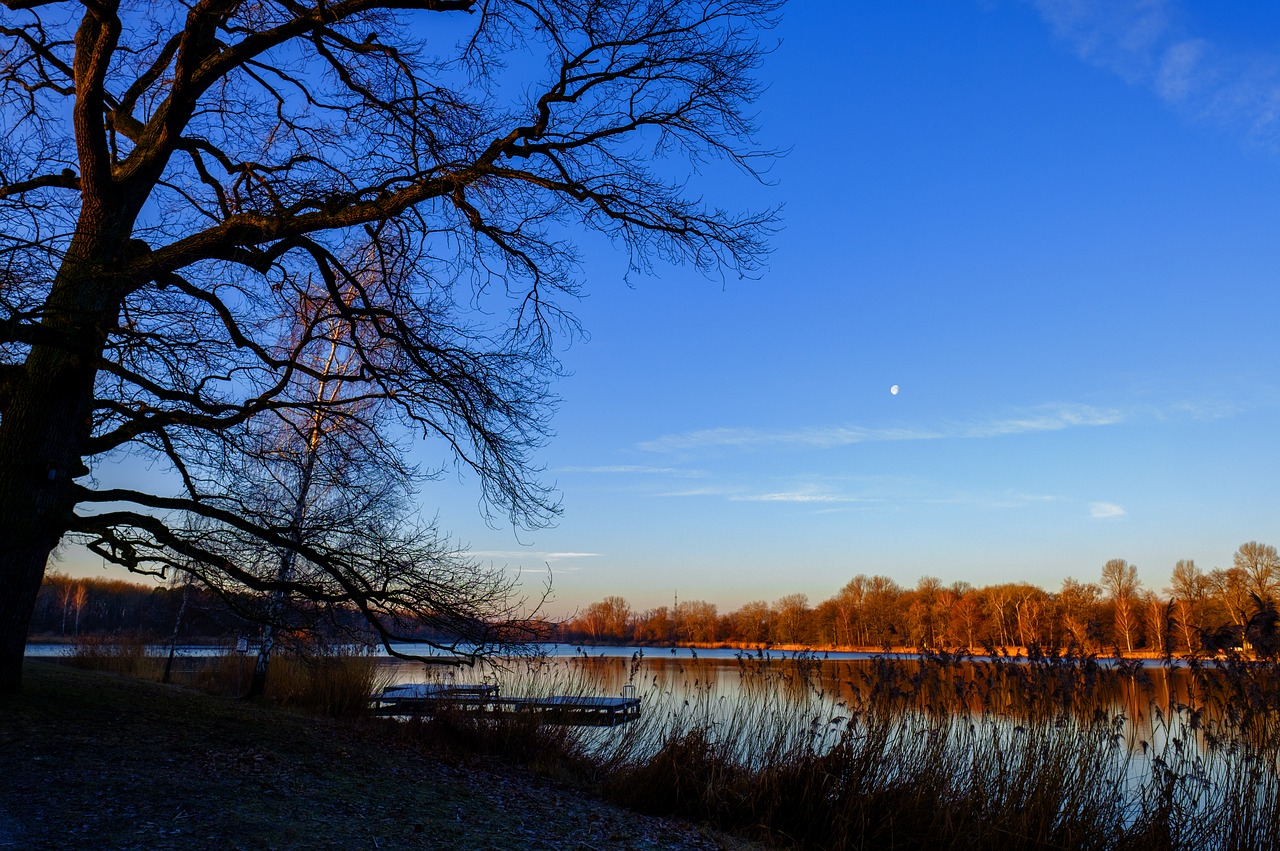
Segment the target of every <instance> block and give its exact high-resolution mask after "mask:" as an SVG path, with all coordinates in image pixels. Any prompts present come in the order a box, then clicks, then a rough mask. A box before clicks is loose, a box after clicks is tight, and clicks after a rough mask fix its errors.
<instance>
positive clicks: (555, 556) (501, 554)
mask: <svg viewBox="0 0 1280 851" xmlns="http://www.w3.org/2000/svg"><path fill="white" fill-rule="evenodd" d="M471 555H473V556H475V557H476V558H480V559H489V560H493V561H506V560H510V561H523V562H529V561H535V562H546V563H548V564H550V563H552V562H557V561H567V560H571V559H581V558H600V557H602V556H603V555H604V553H560V552H540V551H538V550H474V551H472V552H471Z"/></svg>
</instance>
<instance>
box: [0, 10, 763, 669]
mask: <svg viewBox="0 0 1280 851" xmlns="http://www.w3.org/2000/svg"><path fill="white" fill-rule="evenodd" d="M778 6H779V2H777V0H667V2H638V3H636V2H615V0H581V1H580V2H559V1H558V0H486V1H485V2H481V0H335V2H327V0H301V2H292V0H263V2H257V3H245V2H242V0H200V2H194V3H177V2H172V0H168V2H165V0H157V2H149V3H136V4H124V3H121V2H119V0H93V2H87V0H86V2H73V0H9V2H6V3H5V4H4V6H3V11H0V44H3V48H0V49H3V55H4V62H3V63H2V64H0V115H2V116H3V125H4V128H5V132H4V134H3V136H2V137H0V691H9V690H13V689H16V688H17V687H18V685H19V682H20V676H21V664H22V655H23V647H24V644H25V639H26V633H27V628H28V624H29V622H30V619H31V615H32V610H33V606H34V602H35V599H36V595H37V592H38V590H39V588H40V585H41V577H42V575H43V572H44V570H45V566H46V562H47V559H48V556H49V554H50V552H52V551H53V549H54V547H56V546H57V545H58V543H59V542H60V541H62V540H63V539H64V538H67V537H68V536H69V537H71V538H72V539H74V540H77V541H81V542H84V543H85V544H87V545H88V546H89V547H90V548H91V549H92V550H93V551H94V552H96V553H98V554H100V555H101V556H102V557H103V558H104V559H106V560H107V561H108V562H110V563H113V564H119V565H124V566H125V567H127V568H129V569H131V570H134V571H138V572H143V573H146V572H160V571H162V570H163V569H165V568H166V567H167V566H169V565H171V564H179V563H199V564H204V565H207V566H208V570H209V571H212V572H216V573H217V574H219V575H220V576H221V577H222V578H223V579H225V580H226V581H227V582H231V583H235V584H239V585H242V586H243V587H245V588H248V589H252V590H253V591H255V592H259V593H271V592H273V591H279V590H285V589H286V587H287V590H289V591H290V592H293V593H297V594H300V595H302V596H304V597H306V596H308V595H309V596H311V597H312V598H313V599H316V600H331V599H332V598H333V595H338V596H340V597H342V598H345V599H346V600H347V601H349V602H350V603H351V605H353V606H354V607H355V608H356V609H358V610H359V611H360V612H362V613H363V614H364V615H365V616H367V617H368V618H370V620H371V622H372V623H373V625H374V628H375V629H376V630H377V632H378V633H379V634H380V635H381V636H382V638H383V640H384V642H389V641H390V640H392V639H397V638H411V637H413V636H412V635H409V634H405V633H404V631H403V630H401V628H400V626H401V625H400V624H399V623H398V622H397V620H396V614H395V613H396V611H397V607H398V606H399V605H400V597H401V595H402V593H403V588H402V587H401V586H399V585H392V586H390V587H388V586H387V585H385V584H383V583H379V582H369V583H362V582H353V581H350V580H349V579H348V578H346V577H349V576H350V571H351V570H353V569H356V566H355V565H352V564H350V563H348V562H344V561H343V559H344V558H345V557H344V556H343V555H342V554H341V553H340V552H339V551H337V550H335V549H332V548H329V547H321V548H317V547H313V546H311V545H310V544H308V543H305V542H304V543H301V544H299V543H297V542H296V540H295V539H294V538H293V536H291V535H290V533H289V530H288V528H287V527H280V526H271V525H264V524H260V523H257V522H255V521H253V520H252V519H247V518H246V517H244V516H242V515H241V514H239V513H238V512H236V511H233V510H230V509H229V508H228V507H227V506H226V505H222V504H216V502H215V501H211V500H209V499H207V498H206V497H207V496H208V494H207V493H206V490H205V488H204V487H203V482H202V481H201V480H200V478H199V476H192V475H189V472H190V470H189V467H190V466H191V463H192V452H193V451H195V452H197V453H198V452H199V451H202V447H204V446H205V445H206V444H207V440H208V437H209V435H218V434H224V433H231V432H233V431H234V430H235V429H237V428H239V427H240V426H242V425H244V424H245V423H247V422H249V421H251V420H252V419H253V418H255V417H258V416H260V415H263V414H264V413H268V412H272V411H280V410H285V409H292V410H294V411H296V412H297V413H298V415H299V416H302V417H305V416H306V414H307V412H313V413H317V414H320V415H323V414H325V413H326V412H327V411H328V410H329V409H330V404H329V403H328V402H327V401H325V400H324V399H311V400H309V401H306V402H301V401H299V400H298V399H296V398H293V397H291V396H290V395H289V394H288V393H287V392H286V391H287V389H288V388H290V387H292V386H295V382H294V378H295V376H296V375H297V374H299V373H307V372H308V370H310V369H311V368H310V367H309V366H308V363H307V361H306V359H305V358H302V357H300V354H301V349H299V348H294V349H289V348H285V349H281V348H280V347H279V346H277V345H276V343H277V341H278V340H279V339H280V338H281V336H282V335H281V333H280V330H281V325H282V323H285V322H287V321H288V315H289V312H290V311H291V309H292V307H293V306H294V305H295V304H296V302H297V297H298V294H299V293H300V292H305V291H308V289H309V288H310V287H312V286H320V287H323V288H325V289H327V290H328V292H329V293H330V294H331V295H333V296H334V303H335V304H338V303H341V304H342V307H341V308H340V310H341V312H342V314H343V319H344V320H345V321H348V322H352V323H354V322H364V323H368V324H369V325H371V326H373V327H375V328H376V329H377V335H378V338H379V339H380V340H381V341H382V343H383V344H384V345H385V346H386V347H388V348H389V349H390V350H392V351H393V352H394V357H386V356H384V355H383V354H379V356H378V357H370V356H367V355H368V353H367V352H366V351H365V350H363V349H360V350H358V351H357V358H358V359H359V362H360V363H359V369H358V370H356V371H355V372H354V375H356V376H358V377H359V382H360V386H359V387H355V386H352V387H350V388H349V389H350V394H349V395H348V397H347V400H349V399H350V398H351V396H357V395H361V394H364V395H368V396H379V397H386V398H387V399H389V400H390V401H391V403H392V404H393V406H394V408H395V410H396V413H397V415H398V417H399V419H400V420H401V421H402V423H403V424H405V425H406V426H408V427H410V428H412V429H414V430H415V431H416V433H417V434H419V435H422V436H424V437H428V438H431V439H433V440H436V441H438V443H439V445H440V447H441V449H442V450H443V452H444V453H447V454H451V455H452V458H453V460H454V461H455V462H456V463H458V464H459V465H461V466H462V467H463V468H468V469H470V470H472V471H474V472H475V473H476V474H478V480H479V482H480V484H481V486H482V488H483V490H484V494H485V498H486V505H488V506H490V507H491V508H492V509H495V510H500V511H502V512H505V513H506V514H507V515H508V516H509V518H510V519H511V520H512V521H513V522H515V523H517V524H522V525H526V526H536V525H538V524H540V523H543V522H545V521H546V520H547V518H548V516H549V515H550V514H552V513H553V512H554V510H555V502H554V499H553V498H552V497H551V496H550V494H549V493H548V490H547V489H546V488H545V487H544V486H543V484H542V483H541V482H540V481H539V479H538V477H537V475H536V469H535V468H534V467H533V466H532V464H531V461H530V458H531V456H530V453H531V452H532V451H533V450H534V449H535V448H536V447H537V446H538V445H539V444H540V442H541V441H542V440H543V439H544V436H545V434H546V417H547V415H548V410H549V409H548V400H549V396H548V392H547V382H548V380H549V379H550V378H551V377H552V376H553V375H554V374H555V371H556V368H557V367H556V363H555V360H554V357H553V349H552V345H553V342H554V340H555V339H556V338H557V336H558V334H559V333H561V332H562V331H564V330H566V329H568V330H569V331H572V329H573V319H572V317H571V316H570V315H569V314H568V313H566V312H565V311H564V310H563V308H562V307H561V306H560V305H558V304H557V301H556V296H557V295H561V296H563V295H565V294H570V295H571V294H573V293H574V292H575V291H576V287H577V281H576V279H575V277H574V264H575V261H576V257H577V255H576V254H575V252H574V248H573V244H572V242H571V241H570V240H569V239H567V237H568V236H569V235H570V234H571V232H572V229H574V228H578V229H581V228H586V229H589V230H595V231H599V232H602V233H604V234H606V235H607V236H608V237H610V238H612V239H613V241H614V242H615V244H618V245H620V246H622V247H624V248H625V249H627V250H628V251H629V253H630V258H631V265H632V268H633V269H637V270H641V271H644V270H647V269H648V268H649V267H650V264H651V263H653V262H654V259H655V258H660V259H671V260H677V261H687V262H690V263H692V264H694V265H695V266H697V267H698V268H700V269H703V270H708V271H711V270H716V269H723V268H728V269H729V270H731V271H734V272H741V273H750V272H752V271H753V270H755V269H756V268H758V263H759V260H760V257H761V253H762V247H761V237H762V235H763V234H764V232H765V231H766V230H767V228H768V227H769V224H770V222H771V220H772V217H771V214H769V213H763V214H748V215H742V216H735V215H731V214H728V213H725V212H723V211H721V210H718V209H715V208H711V207H708V206H706V205H704V204H703V203H702V202H701V201H700V200H696V199H692V198H690V197H689V196H687V195H686V192H685V188H684V187H685V181H684V180H683V178H684V176H685V172H687V170H688V162H689V161H690V160H693V161H695V162H696V161H699V160H702V159H705V158H721V159H724V160H727V161H728V162H730V163H732V164H734V165H737V166H739V167H741V168H742V169H744V170H746V171H751V170H752V162H753V159H752V158H753V156H755V155H756V153H757V152H756V151H753V150H752V149H751V148H750V146H749V144H748V143H747V140H749V138H750V135H751V132H752V130H753V128H752V126H751V122H750V120H749V119H748V118H747V117H746V116H745V114H744V107H745V106H746V105H747V104H748V103H750V101H751V100H752V99H753V97H754V96H755V95H756V93H757V86H756V83H755V82H754V81H753V79H752V76H751V74H752V71H753V69H754V68H755V67H756V65H757V62H758V60H759V58H760V55H761V47H760V45H759V44H758V42H757V41H756V38H757V33H758V31H759V29H760V28H761V27H767V26H769V25H770V24H771V23H772V22H773V16H774V15H775V13H776V11H777V9H778ZM465 13H472V14H470V15H466V14H465ZM449 17H453V18H465V20H457V21H455V24H456V26H457V29H455V32H456V31H462V30H465V31H463V32H462V36H461V41H460V43H459V44H458V46H457V48H456V49H445V48H443V47H442V45H444V44H446V43H447V42H446V39H445V38H441V37H439V36H440V33H441V31H442V28H443V26H444V25H445V24H446V23H447V21H448V18H449ZM429 37H430V38H429ZM517 69H532V70H529V71H528V72H527V76H525V77H524V78H523V79H516V78H515V74H516V70H517ZM681 161H683V162H684V164H685V165H684V167H683V169H682V167H681V166H680V162H681ZM368 241H371V242H372V243H374V244H376V246H377V251H378V253H379V257H378V262H379V263H380V264H381V265H382V266H384V267H386V268H387V269H389V270H394V272H395V274H394V275H391V276H388V277H387V279H386V286H387V287H388V289H387V291H386V293H385V295H386V298H385V299H376V298H372V297H368V296H367V294H365V293H364V292H362V291H361V290H360V287H359V282H360V276H359V275H358V274H357V272H356V271H355V270H353V269H352V268H351V261H350V257H351V256H352V252H351V249H352V248H353V246H355V245H357V244H363V243H365V242H368ZM347 286H350V287H354V288H355V289H356V292H357V296H356V298H355V299H354V300H352V301H350V302H343V301H341V299H340V298H338V295H339V293H340V292H341V291H342V290H343V288H344V287H347ZM504 298H509V299H510V301H508V302H505V303H504V302H502V301H501V299H504ZM473 307H476V308H480V309H472V308H473ZM345 402H346V400H344V404H345ZM193 447H195V449H193ZM125 448H127V449H128V450H129V451H130V452H132V453H134V454H137V455H143V456H146V457H148V458H150V459H152V460H158V461H160V462H162V463H163V464H165V465H167V466H168V467H169V468H170V469H171V470H172V471H173V474H174V477H173V480H174V482H175V484H174V487H173V489H172V490H171V491H165V492H149V491H146V490H142V489H139V488H134V487H127V486H120V487H100V486H98V485H97V484H96V480H87V479H85V478H84V477H85V476H86V475H87V474H88V473H89V472H90V471H91V469H92V468H94V467H97V466H99V465H101V464H102V463H103V462H104V460H105V459H107V458H108V457H110V456H111V455H112V454H113V453H118V452H119V451H121V450H123V449H125ZM197 521H198V522H197ZM210 525H212V527H214V528H217V529H219V530H235V534H236V535H238V536H241V537H242V538H243V541H244V542H245V544H246V545H248V544H249V543H250V542H253V543H254V545H256V546H257V547H258V548H259V549H261V550H263V551H266V552H273V553H274V552H280V551H282V550H290V549H291V550H294V551H296V553H297V555H298V557H299V558H301V559H305V560H306V561H307V562H309V563H310V564H312V565H315V566H316V568H317V570H318V571H319V572H320V573H322V574H324V575H325V577H326V579H325V580H324V582H325V585H324V586H323V587H315V586H313V587H307V586H305V584H304V583H302V582H301V581H282V580H281V579H280V578H279V576H278V574H275V575H270V576H269V577H268V576H265V575H264V574H262V573H261V572H258V571H250V570H245V569H243V568H242V567H240V566H239V565H238V564H237V563H235V562H233V561H231V560H229V559H227V558H224V557H223V556H222V555H221V554H220V551H219V549H218V548H217V547H208V546H205V545H204V542H203V541H202V539H201V535H205V534H207V530H208V529H209V528H210ZM383 555H385V556H387V557H389V558H390V557H394V554H382V555H379V556H378V557H379V558H381V557H382V556H383ZM364 556H365V557H369V558H373V556H374V554H372V553H365V554H364ZM210 575H212V573H211V574H210ZM451 578H457V575H455V576H454V577H451Z"/></svg>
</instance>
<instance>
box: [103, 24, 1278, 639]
mask: <svg viewBox="0 0 1280 851" xmlns="http://www.w3.org/2000/svg"><path fill="white" fill-rule="evenodd" d="M776 35H777V36H778V37H780V38H781V39H782V43H781V45H780V47H779V48H778V50H777V51H776V52H775V53H774V54H773V55H772V56H771V57H770V58H769V59H768V61H767V62H766V64H765V66H764V68H763V70H762V75H763V78H764V79H765V80H766V81H767V82H768V83H769V85H770V88H769V91H768V93H767V95H766V96H765V97H764V98H763V100H762V101H761V102H760V103H759V104H758V119H759V123H760V125H761V127H762V134H761V137H760V142H761V143H762V144H763V145H764V146H772V147H779V148H787V149H789V153H788V155H787V156H786V157H784V158H782V159H780V160H779V161H777V162H776V164H775V165H774V166H773V168H772V170H771V172H770V174H769V183H768V185H757V184H754V183H752V182H750V181H748V180H746V179H744V178H742V177H741V176H740V175H737V174H736V173H730V172H721V171H718V170H716V169H711V170H710V171H708V172H707V173H706V174H704V175H702V176H700V177H699V178H698V179H697V180H696V181H695V185H696V186H697V188H698V189H699V190H702V191H705V192H706V194H707V196H708V197H709V198H710V199H711V200H713V201H715V202H716V203H719V204H723V205H726V206H739V207H741V206H746V207H753V208H759V207H764V206H770V205H774V204H782V205H783V206H784V210H783V214H782V225H783V229H782V230H781V231H780V232H779V234H778V235H777V236H776V238H775V239H774V241H773V245H774V253H773V255H772V257H771V260H770V263H769V269H768V271H767V272H766V273H765V274H764V275H762V276H761V277H760V279H759V280H747V281H740V280H736V279H730V280H725V281H721V280H719V279H715V280H707V279H705V278H702V277H700V276H699V275H698V274H697V273H695V272H693V271H692V270H687V269H682V268H671V267H665V268H663V267H660V268H659V276H658V277H656V278H638V279H635V280H634V286H633V287H628V286H626V285H625V284H624V283H623V281H622V275H623V272H624V271H625V263H624V259H623V258H621V257H618V256H615V255H613V254H611V253H610V252H609V251H608V250H607V249H606V248H605V247H602V246H599V245H595V244H589V245H588V246H587V250H586V252H585V262H584V266H583V269H582V273H583V278H584V281H585V291H586V292H587V293H588V295H587V296H586V297H585V298H584V299H583V300H582V301H581V302H580V303H578V304H576V305H573V310H574V312H575V313H576V314H577V315H578V317H579V318H580V319H581V321H582V323H583V325H584V327H585V328H586V329H587V331H588V332H589V334H590V338H589V339H587V340H580V341H577V342H575V343H573V344H572V345H571V346H569V347H568V348H567V349H566V350H565V351H564V353H563V361H564V365H565V367H566V369H567V370H568V371H569V372H570V373H571V375H570V376H568V377H567V378H565V379H564V380H562V381H560V382H558V384H557V386H556V390H557V392H558V394H559V395H560V397H561V403H560V407H559V410H558V412H557V414H556V416H555V419H554V426H555V429H556V436H555V438H554V439H553V440H552V442H551V443H550V444H549V445H548V446H547V448H546V449H545V450H544V451H543V453H542V454H541V456H540V458H539V461H540V463H541V464H543V465H545V467H546V471H547V476H548V478H549V479H551V480H553V481H554V482H555V483H556V484H557V486H558V488H559V491H560V494H561V497H562V501H563V508H564V512H563V515H562V516H561V517H560V519H559V521H558V522H557V524H556V525H555V526H554V527H553V528H550V529H544V530H538V531H535V532H515V531H513V530H511V529H510V528H505V527H499V528H490V527H488V526H486V525H485V523H484V521H483V519H482V517H481V515H480V513H479V510H478V508H477V501H478V499H479V489H478V487H477V486H476V483H475V482H474V481H473V480H469V479H467V478H465V477H464V478H462V479H461V480H458V479H457V477H452V476H450V477H447V478H446V479H445V480H443V481H440V482H436V483H432V484H429V485H428V486H427V487H426V488H424V490H423V492H422V499H423V505H424V510H425V511H426V512H427V513H428V514H431V513H436V512H437V511H438V515H439V520H440V524H441V526H442V527H443V528H445V529H447V530H450V531H451V532H452V533H453V534H455V535H456V536H457V537H458V538H459V539H460V540H462V541H463V542H466V543H468V544H470V546H471V547H472V549H473V550H474V551H475V552H476V554H477V555H479V556H480V557H482V558H484V559H485V560H491V561H494V562H495V563H497V564H500V565H505V566H507V567H508V568H509V569H511V570H519V571H522V572H524V573H525V574H526V577H527V579H528V581H529V583H530V589H531V590H536V587H537V582H538V581H539V579H540V578H541V577H542V576H543V575H544V574H545V571H546V569H547V567H548V566H549V567H550V569H551V570H552V571H553V574H554V587H555V600H554V602H553V604H552V605H551V607H550V611H551V612H552V613H553V614H565V613H567V612H569V611H571V610H572V609H573V608H574V607H576V606H580V605H583V604H585V603H588V602H590V601H592V600H596V599H599V598H600V597H603V596H605V595H607V594H621V595H623V596H625V597H627V598H628V599H630V600H631V601H632V603H633V605H635V606H637V607H638V608H647V607H651V606H655V605H660V604H663V603H666V602H669V601H670V600H671V599H672V597H673V595H675V594H677V593H678V594H679V597H680V598H681V599H706V600H709V601H712V602H715V603H717V604H718V605H719V606H720V607H721V609H722V610H728V609H731V608H735V607H737V606H739V605H741V604H742V603H744V602H747V601H749V600H752V599H768V600H772V599H776V598H777V597H779V596H782V595H784V594H789V593H794V592H802V593H806V594H808V595H809V596H810V598H811V599H812V600H813V601H814V602H817V601H818V600H821V599H824V598H826V597H828V596H830V595H832V594H834V593H835V592H836V591H837V590H838V589H839V588H840V586H841V585H843V584H844V583H845V582H847V581H848V580H849V579H850V578H851V577H852V576H853V575H855V574H857V573H883V574H887V575H889V576H891V577H893V578H894V579H896V580H897V581H899V582H900V583H902V584H904V585H910V584H914V583H915V581H916V579H917V578H918V577H920V576H922V575H925V574H928V575H933V576H937V577H940V578H941V579H942V580H943V581H944V582H948V583H949V582H952V581H955V580H960V579H963V580H967V581H970V582H972V583H974V584H986V583H991V582H1001V581H1014V580H1028V581H1033V582H1036V583H1038V584H1042V585H1044V586H1046V587H1050V588H1052V587H1055V586H1057V585H1058V584H1059V583H1060V582H1061V580H1062V579H1063V578H1064V577H1065V576H1074V577H1077V578H1080V579H1087V580H1096V578H1097V576H1098V574H1099V572H1100V570H1101V567H1102V564H1103V562H1105V561H1106V560H1107V559H1109V558H1125V559H1128V560H1129V561H1131V562H1133V563H1135V564H1137V565H1138V568H1139V576H1140V577H1141V578H1142V579H1143V581H1144V582H1145V584H1146V585H1147V586H1148V587H1154V588H1162V587H1163V586H1164V585H1165V584H1166V583H1167V580H1168V576H1169V573H1170V571H1171V570H1172V567H1173V565H1174V562H1175V561H1177V560H1178V559H1181V558H1192V559H1195V560H1196V562H1197V564H1199V565H1200V566H1202V567H1204V568H1211V567H1214V566H1225V565H1228V564H1229V563H1230V560H1231V555H1232V553H1233V552H1234V550H1235V548H1236V547H1237V546H1238V545H1239V544H1240V543H1242V542H1244V541H1247V540H1254V539H1256V540H1262V541H1266V542H1270V543H1276V544H1280V511H1278V510H1277V509H1278V508H1280V498H1278V496H1277V490H1278V488H1277V478H1278V477H1277V472H1278V471H1280V452H1278V451H1277V448H1278V446H1280V442H1278V441H1277V435H1276V429H1275V425H1274V424H1275V422H1276V420H1277V414H1280V370H1278V369H1277V367H1278V366H1280V364H1278V363H1277V360H1278V356H1280V343H1278V341H1277V336H1276V334H1277V329H1276V324H1277V323H1276V319H1277V314H1278V310H1277V308H1278V307H1280V304H1278V302H1280V294H1278V293H1280V289H1278V288H1277V286H1276V283H1277V280H1278V278H1280V7H1277V6H1276V5H1274V4H1266V3H1261V2H1255V3H1232V4H1222V3H1209V2H1191V0H1167V1H1166V2H1161V0H1147V2H1131V0H1096V2H1095V1H1094V0H1062V1H1061V2H1050V0H1044V2H1038V3H1037V2H1014V0H1008V2H999V0H986V1H985V2H984V0H894V2H887V0H886V2H857V3H817V2H803V0H799V1H798V2H795V3H794V4H793V5H792V6H791V7H790V8H788V9H787V10H786V12H785V16H784V19H783V22H782V25H781V27H780V28H779V30H778V31H777V33H776ZM895 384H897V385H899V386H900V388H901V391H900V392H899V393H898V394H897V395H896V396H895V395H892V394H891V393H890V392H889V388H890V387H891V386H892V385H895ZM95 569H96V568H95Z"/></svg>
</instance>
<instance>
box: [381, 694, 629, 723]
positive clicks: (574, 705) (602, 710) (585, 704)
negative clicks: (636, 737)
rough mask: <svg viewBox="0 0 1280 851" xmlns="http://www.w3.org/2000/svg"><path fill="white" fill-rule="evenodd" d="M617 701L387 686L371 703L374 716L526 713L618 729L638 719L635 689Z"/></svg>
mask: <svg viewBox="0 0 1280 851" xmlns="http://www.w3.org/2000/svg"><path fill="white" fill-rule="evenodd" d="M629 691H630V693H624V694H623V695H622V696H621V697H595V696H591V695H577V694H563V695H550V696H545V697H502V696H501V695H500V694H499V693H498V687H497V686H495V685H489V684H452V683H406V684H404V685H398V686H388V687H387V688H384V689H383V690H382V691H381V692H379V693H377V694H375V695H373V696H372V697H371V698H370V699H369V705H370V711H372V712H373V713H374V714H375V715H385V716H392V717H413V716H431V715H435V714H437V713H439V712H460V713H464V714H467V715H485V716H491V717H497V716H502V715H510V714H529V715H533V716H536V717H537V719H538V720H539V721H541V722H543V723H546V724H566V725H571V726H578V727H616V726H618V725H620V724H626V723H628V722H630V721H634V720H636V719H637V718H639V717H640V698H638V697H636V696H635V695H634V689H630V690H629Z"/></svg>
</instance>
